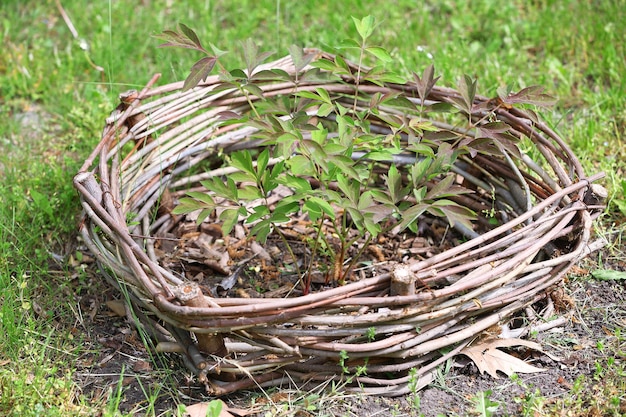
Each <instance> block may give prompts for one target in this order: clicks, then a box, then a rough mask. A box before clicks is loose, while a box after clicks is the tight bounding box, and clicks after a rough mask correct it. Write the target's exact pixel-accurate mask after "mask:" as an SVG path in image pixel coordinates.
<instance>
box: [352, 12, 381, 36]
mask: <svg viewBox="0 0 626 417" xmlns="http://www.w3.org/2000/svg"><path fill="white" fill-rule="evenodd" d="M352 20H353V21H354V26H355V27H356V31H357V32H359V36H361V39H362V40H363V41H365V40H367V39H368V38H369V37H370V36H372V33H373V32H374V29H375V28H376V20H375V19H374V16H372V15H369V16H365V17H364V18H363V19H361V20H359V19H357V18H355V17H352Z"/></svg>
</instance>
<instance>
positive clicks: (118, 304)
mask: <svg viewBox="0 0 626 417" xmlns="http://www.w3.org/2000/svg"><path fill="white" fill-rule="evenodd" d="M106 305H107V307H109V310H111V311H112V312H113V313H115V314H116V315H118V316H120V317H125V316H126V308H124V302H123V301H122V300H108V301H107V302H106Z"/></svg>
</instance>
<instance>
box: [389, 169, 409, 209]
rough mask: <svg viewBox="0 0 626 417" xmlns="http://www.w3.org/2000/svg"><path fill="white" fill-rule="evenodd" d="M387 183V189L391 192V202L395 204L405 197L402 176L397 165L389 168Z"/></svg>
mask: <svg viewBox="0 0 626 417" xmlns="http://www.w3.org/2000/svg"><path fill="white" fill-rule="evenodd" d="M385 183H386V184H387V189H388V190H389V195H390V197H391V201H392V202H393V203H394V204H395V203H397V202H398V201H400V200H401V199H402V198H404V197H405V196H404V195H402V176H401V175H400V173H399V172H398V168H396V166H395V165H391V166H390V167H389V171H387V177H386V178H385Z"/></svg>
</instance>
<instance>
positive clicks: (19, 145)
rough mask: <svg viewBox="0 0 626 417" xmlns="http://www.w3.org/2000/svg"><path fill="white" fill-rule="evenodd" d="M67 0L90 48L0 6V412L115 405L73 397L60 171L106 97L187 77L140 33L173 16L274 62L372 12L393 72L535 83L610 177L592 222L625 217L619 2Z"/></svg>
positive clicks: (96, 121) (71, 292) (66, 214)
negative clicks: (251, 45) (249, 45)
mask: <svg viewBox="0 0 626 417" xmlns="http://www.w3.org/2000/svg"><path fill="white" fill-rule="evenodd" d="M62 3H63V6H64V7H65V9H66V11H67V13H68V14H69V16H70V18H71V19H72V22H73V24H74V25H75V27H76V30H77V32H78V36H79V37H80V38H81V39H84V41H85V42H86V44H87V45H88V46H89V49H88V51H84V50H83V49H81V47H80V45H79V41H78V40H76V39H74V38H73V37H72V35H71V33H70V31H69V30H68V28H67V26H66V25H65V23H64V22H63V19H62V18H61V16H60V14H59V12H58V10H57V8H56V5H55V2H54V1H53V0H48V1H43V2H39V1H29V2H21V1H17V0H8V1H5V2H3V5H2V8H1V9H0V34H1V36H2V45H3V51H2V53H0V178H2V180H1V181H0V202H1V204H0V288H2V289H1V290H0V291H1V292H0V300H1V302H0V304H1V307H0V335H2V336H0V364H1V366H0V414H2V415H16V416H17V415H20V416H27V415H40V414H41V413H40V410H42V409H43V410H46V413H47V415H64V416H65V415H80V414H84V415H93V414H94V413H96V412H97V411H98V410H100V411H102V410H106V412H107V413H110V415H115V410H111V407H112V406H111V404H88V402H87V401H84V399H81V397H80V395H77V394H76V393H77V392H78V388H77V387H76V386H75V385H74V383H73V377H72V374H73V372H74V365H73V363H74V361H75V359H76V358H77V357H78V356H80V354H81V353H82V352H81V349H82V343H81V340H80V339H81V338H80V337H75V336H74V335H73V333H72V332H71V329H72V326H73V325H74V323H75V321H76V320H77V317H76V316H75V313H74V311H75V308H74V307H75V305H76V303H77V301H76V300H77V298H78V296H79V295H80V293H81V292H82V291H85V290H86V288H84V286H85V285H86V283H84V282H80V279H78V278H76V277H74V278H72V277H71V275H72V274H71V272H72V271H71V267H70V266H68V265H67V263H66V262H65V263H64V262H61V264H60V265H59V264H58V261H56V260H55V258H56V259H63V260H65V261H67V259H68V257H69V256H70V255H71V254H72V252H73V250H74V249H73V245H72V244H71V242H72V239H73V238H72V236H73V231H74V230H75V228H76V222H77V217H78V212H79V202H78V198H77V195H76V193H75V192H74V191H73V189H72V186H71V179H72V177H73V175H74V173H75V172H76V171H77V170H78V168H79V167H80V165H81V163H82V161H83V160H84V159H85V158H86V156H87V155H88V154H89V152H90V150H91V149H92V148H93V146H94V145H95V144H96V143H97V142H98V139H99V134H100V130H101V128H102V125H103V120H104V118H105V117H106V116H107V115H108V114H109V113H110V111H111V110H112V109H113V108H114V107H115V106H116V102H117V95H118V94H119V93H120V92H122V91H125V90H127V89H130V88H141V86H143V84H144V83H145V82H147V81H148V79H149V78H150V77H151V75H152V74H153V73H155V72H160V73H162V74H163V77H162V79H161V81H160V83H167V82H171V81H175V80H182V79H183V78H184V77H185V76H186V75H187V71H188V68H189V67H190V65H191V64H192V63H193V61H194V59H197V58H198V56H197V55H195V54H194V53H192V52H186V51H177V50H171V49H159V48H157V45H158V44H159V42H158V41H157V40H156V39H154V38H152V37H151V35H152V34H156V33H158V32H160V31H162V30H163V29H166V28H174V27H175V25H176V23H177V22H183V23H185V24H187V25H189V26H190V27H192V28H194V29H195V30H196V31H197V32H198V34H199V36H200V38H201V39H202V40H203V41H204V42H205V44H206V43H208V42H212V43H213V44H215V45H216V46H218V47H220V48H221V49H226V50H231V51H236V50H237V48H238V42H239V41H241V40H245V39H246V38H248V37H253V38H254V39H255V40H256V41H257V42H258V43H259V44H260V45H261V47H262V48H263V49H266V50H275V51H277V56H280V55H283V54H286V50H287V47H288V46H289V45H290V44H293V43H295V44H298V45H302V46H310V47H322V48H327V47H328V45H336V44H337V41H338V40H341V39H343V38H347V37H355V36H356V32H355V30H354V28H353V25H352V20H351V19H350V15H353V16H356V17H363V16H365V15H367V14H373V15H375V17H376V18H377V20H378V21H379V22H381V24H380V27H379V29H378V31H377V32H376V34H375V35H374V40H375V41H376V42H377V43H379V44H380V45H382V46H384V47H385V48H386V49H387V50H389V51H390V52H391V53H392V56H393V57H394V58H395V63H394V65H395V66H396V67H397V68H396V70H398V71H399V72H401V73H404V74H409V73H410V72H411V71H415V72H418V73H421V71H422V70H423V68H424V67H425V66H426V65H428V64H430V63H431V62H432V63H434V64H435V68H436V72H437V74H439V75H442V76H443V84H446V85H452V84H454V83H455V82H456V81H457V80H458V78H459V77H460V76H461V75H462V74H464V73H467V74H470V75H473V76H477V77H478V80H479V91H480V92H481V93H483V94H486V95H493V94H495V91H496V89H497V88H498V87H500V86H503V85H507V84H513V85H514V88H516V89H519V88H522V87H525V86H528V85H533V84H541V85H544V86H545V87H546V88H547V90H548V91H549V92H550V93H551V94H552V95H555V96H557V97H558V98H559V103H558V105H557V107H556V108H555V110H554V111H553V112H552V111H544V113H543V115H544V117H546V118H547V120H548V121H549V122H550V123H551V124H552V125H553V126H554V127H555V128H556V129H557V130H558V131H559V132H560V133H561V134H562V135H563V137H565V138H566V139H567V140H568V142H569V143H570V144H571V146H572V147H573V148H574V149H575V151H576V153H577V154H578V155H579V156H580V159H581V161H582V162H583V164H584V166H585V167H586V169H587V170H588V172H590V173H595V172H597V171H605V172H607V180H606V185H607V187H608V189H609V191H610V197H611V205H610V209H609V215H608V216H606V217H605V220H604V221H603V228H604V229H605V230H607V233H609V234H617V235H621V232H622V230H621V229H620V228H619V226H615V224H621V223H622V222H623V220H624V218H623V217H624V214H626V196H625V195H624V192H625V191H626V180H625V179H624V172H625V163H624V160H626V158H625V155H624V150H623V149H624V131H625V125H626V106H625V101H626V100H625V99H624V92H625V91H626V85H625V81H624V74H626V64H625V60H624V56H626V51H625V46H624V45H625V44H626V39H625V34H626V2H625V1H623V0H613V1H609V0H601V1H594V2H591V1H584V0H571V1H550V0H543V1H542V0H537V1H533V2H527V1H521V0H517V1H511V2H502V1H491V0H480V1H471V2H470V1H469V0H456V1H453V0H445V1H427V2H415V1H408V0H396V1H365V0H360V1H359V0H353V1H344V2H324V1H312V0H303V1H297V2H296V1H286V0H282V1H281V0H256V1H253V0H244V1H217V0H214V1H210V0H205V1H201V0H197V1H189V2H170V1H165V0H161V1H158V0H152V1H149V0H145V1H139V0H136V1H131V0H120V1H115V2H113V1H111V2H102V1H101V2H85V1H77V0H72V1H70V0H65V1H62ZM170 3H171V4H170ZM338 3H341V4H340V5H339V4H338ZM224 63H225V65H226V66H227V67H232V66H235V65H240V64H241V58H240V57H239V55H238V54H237V53H231V54H228V55H226V56H225V57H224ZM94 65H98V66H101V67H102V68H103V71H98V70H96V69H95V68H94ZM29 110H33V111H34V114H37V115H39V117H42V118H43V119H42V121H41V127H40V129H39V130H38V131H36V132H34V133H32V132H30V133H29V131H30V130H31V129H29V128H27V127H25V126H24V125H23V124H22V122H21V120H23V119H20V117H21V116H19V115H23V114H24V113H25V112H28V111H29ZM620 209H621V210H620ZM618 253H620V254H621V253H623V251H622V250H620V251H618ZM147 396H148V397H149V396H151V394H148V395H147ZM113 408H114V407H113ZM147 414H149V415H153V414H154V412H151V411H148V412H147Z"/></svg>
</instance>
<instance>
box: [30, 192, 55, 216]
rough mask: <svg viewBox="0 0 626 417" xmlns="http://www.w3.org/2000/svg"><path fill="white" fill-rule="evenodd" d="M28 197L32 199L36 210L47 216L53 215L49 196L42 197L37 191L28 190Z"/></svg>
mask: <svg viewBox="0 0 626 417" xmlns="http://www.w3.org/2000/svg"><path fill="white" fill-rule="evenodd" d="M30 197H31V198H32V199H33V202H34V203H35V207H36V208H37V210H39V211H42V212H44V213H46V214H47V215H48V216H52V215H53V214H54V211H53V210H52V205H51V204H50V197H49V196H47V195H44V194H42V193H40V192H39V191H37V190H30Z"/></svg>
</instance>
